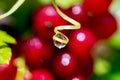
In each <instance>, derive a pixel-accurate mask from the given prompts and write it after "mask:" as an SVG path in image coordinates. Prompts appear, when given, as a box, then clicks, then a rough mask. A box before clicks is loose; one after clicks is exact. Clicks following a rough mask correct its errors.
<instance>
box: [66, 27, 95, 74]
mask: <svg viewBox="0 0 120 80" xmlns="http://www.w3.org/2000/svg"><path fill="white" fill-rule="evenodd" d="M95 42H96V39H95V37H94V35H93V34H92V32H91V31H90V30H89V29H86V28H81V29H79V30H76V31H74V32H73V33H72V34H71V36H70V41H69V43H68V45H67V48H68V50H69V51H70V52H71V54H72V55H73V56H74V57H75V59H76V62H77V63H78V64H79V70H80V73H81V74H83V75H84V76H90V75H91V74H92V70H93V63H94V62H93V58H92V56H91V53H90V51H91V49H92V47H93V46H94V44H95Z"/></svg>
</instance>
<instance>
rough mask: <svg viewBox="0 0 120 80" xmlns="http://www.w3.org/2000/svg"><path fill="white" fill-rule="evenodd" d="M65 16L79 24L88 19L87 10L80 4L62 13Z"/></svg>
mask: <svg viewBox="0 0 120 80" xmlns="http://www.w3.org/2000/svg"><path fill="white" fill-rule="evenodd" d="M64 12H65V13H66V15H68V16H69V17H71V18H72V19H75V20H76V21H78V22H80V23H81V24H83V23H85V22H86V20H87V19H88V15H87V10H86V8H84V6H83V5H81V4H76V5H74V6H72V7H71V8H69V9H67V10H65V11H64Z"/></svg>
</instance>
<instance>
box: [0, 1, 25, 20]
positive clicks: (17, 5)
mask: <svg viewBox="0 0 120 80" xmlns="http://www.w3.org/2000/svg"><path fill="white" fill-rule="evenodd" d="M24 1H25V0H18V1H17V2H16V3H15V5H14V6H13V7H12V8H11V9H10V10H9V11H8V12H6V13H4V14H2V15H0V20H1V19H3V18H5V17H7V16H9V15H11V14H12V13H14V12H15V11H16V10H17V9H18V8H19V7H20V6H21V5H22V4H23V3H24Z"/></svg>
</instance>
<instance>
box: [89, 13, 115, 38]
mask: <svg viewBox="0 0 120 80" xmlns="http://www.w3.org/2000/svg"><path fill="white" fill-rule="evenodd" d="M90 25H91V27H90V29H91V30H92V31H93V32H94V34H95V35H96V36H97V38H98V39H107V38H109V37H110V36H111V35H112V34H113V33H114V32H115V31H116V30H117V22H116V19H115V18H114V17H113V16H112V15H111V14H110V13H107V14H104V15H101V16H94V18H93V19H92V20H91V21H90Z"/></svg>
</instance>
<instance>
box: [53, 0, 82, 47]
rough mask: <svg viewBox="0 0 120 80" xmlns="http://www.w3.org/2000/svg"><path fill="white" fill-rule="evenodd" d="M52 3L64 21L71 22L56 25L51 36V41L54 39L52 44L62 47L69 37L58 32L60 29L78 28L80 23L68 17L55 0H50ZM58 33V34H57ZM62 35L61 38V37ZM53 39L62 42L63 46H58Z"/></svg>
mask: <svg viewBox="0 0 120 80" xmlns="http://www.w3.org/2000/svg"><path fill="white" fill-rule="evenodd" d="M52 4H53V6H54V7H55V9H56V11H57V13H58V14H59V15H60V16H61V17H62V18H63V19H64V20H66V21H68V22H69V23H71V24H72V25H61V26H56V27H55V29H54V32H55V35H54V36H53V41H54V45H55V46H56V47H57V48H59V49H61V48H63V47H65V46H66V44H67V43H68V42H69V39H68V38H67V36H66V35H64V34H63V33H61V32H60V30H74V29H80V27H81V24H80V23H79V22H77V21H75V20H74V19H72V18H70V17H68V16H67V15H65V14H64V13H63V12H62V11H61V10H60V9H59V8H58V6H57V4H56V2H55V0H52ZM58 35H60V36H58ZM61 37H62V38H61ZM55 41H57V42H60V43H63V44H64V46H62V47H60V46H58V45H57V44H56V43H55Z"/></svg>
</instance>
